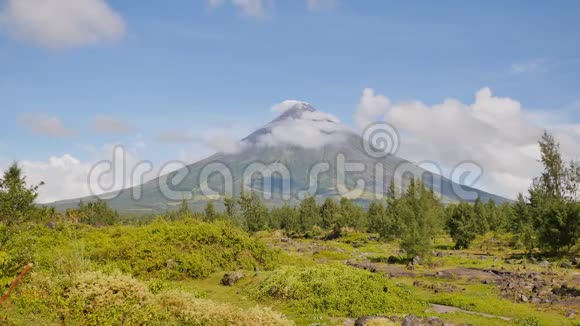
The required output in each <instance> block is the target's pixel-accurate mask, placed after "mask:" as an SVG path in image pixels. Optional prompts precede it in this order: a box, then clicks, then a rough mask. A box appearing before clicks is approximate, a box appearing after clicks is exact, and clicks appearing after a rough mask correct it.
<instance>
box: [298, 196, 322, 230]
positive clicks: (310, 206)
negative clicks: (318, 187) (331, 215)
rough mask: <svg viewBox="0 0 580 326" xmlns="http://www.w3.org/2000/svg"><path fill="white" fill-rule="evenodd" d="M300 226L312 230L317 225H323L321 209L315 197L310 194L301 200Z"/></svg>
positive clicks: (299, 208)
mask: <svg viewBox="0 0 580 326" xmlns="http://www.w3.org/2000/svg"><path fill="white" fill-rule="evenodd" d="M298 211H299V213H300V227H301V229H302V231H310V230H312V227H314V226H315V225H321V224H322V220H321V218H320V209H319V208H318V205H317V204H316V200H315V199H314V197H312V196H310V197H308V198H305V199H304V200H302V201H301V202H300V206H299V207H298Z"/></svg>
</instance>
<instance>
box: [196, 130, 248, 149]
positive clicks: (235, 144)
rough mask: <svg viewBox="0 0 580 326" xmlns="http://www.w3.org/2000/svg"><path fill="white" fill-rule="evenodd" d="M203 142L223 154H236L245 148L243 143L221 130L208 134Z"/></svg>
mask: <svg viewBox="0 0 580 326" xmlns="http://www.w3.org/2000/svg"><path fill="white" fill-rule="evenodd" d="M205 143H206V144H208V145H209V146H210V147H211V148H213V149H215V150H216V151H218V152H221V153H225V154H236V153H239V152H240V151H242V150H243V149H244V148H245V144H244V143H243V142H240V141H239V140H237V139H236V138H234V137H232V136H231V135H230V134H228V133H227V132H225V131H223V130H218V131H217V132H214V133H212V134H211V135H208V136H207V137H206V138H205Z"/></svg>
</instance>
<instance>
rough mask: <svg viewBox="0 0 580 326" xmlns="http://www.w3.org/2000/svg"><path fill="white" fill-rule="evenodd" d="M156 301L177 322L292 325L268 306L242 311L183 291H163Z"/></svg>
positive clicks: (194, 325)
mask: <svg viewBox="0 0 580 326" xmlns="http://www.w3.org/2000/svg"><path fill="white" fill-rule="evenodd" d="M159 303H160V304H159V305H160V306H162V307H165V309H166V311H167V312H168V313H169V314H170V315H171V316H172V317H173V318H175V319H176V321H177V322H178V324H179V325H187V326H196V325H199V326H205V325H223V326H228V325H248V326H250V325H292V322H290V321H289V320H287V319H286V318H285V317H284V316H283V315H281V314H279V313H277V312H275V311H273V310H271V309H269V308H264V307H254V308H250V309H248V310H246V311H244V310H242V309H240V308H237V307H234V306H231V305H229V304H224V303H217V302H214V301H211V300H206V299H199V298H195V297H192V296H191V295H190V294H187V293H184V292H166V293H163V294H162V295H160V297H159Z"/></svg>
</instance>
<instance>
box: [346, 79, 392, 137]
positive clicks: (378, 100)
mask: <svg viewBox="0 0 580 326" xmlns="http://www.w3.org/2000/svg"><path fill="white" fill-rule="evenodd" d="M390 105H391V100H389V99H388V98H387V97H385V96H382V95H375V91H374V90H373V89H372V88H365V89H364V90H363V94H362V97H361V99H360V103H359V105H358V107H357V109H356V112H355V115H354V120H355V123H356V126H357V127H358V128H360V129H364V128H366V127H368V126H369V125H370V124H371V123H373V122H374V121H376V119H377V117H379V116H381V115H383V114H385V113H386V112H387V110H388V109H389V106H390Z"/></svg>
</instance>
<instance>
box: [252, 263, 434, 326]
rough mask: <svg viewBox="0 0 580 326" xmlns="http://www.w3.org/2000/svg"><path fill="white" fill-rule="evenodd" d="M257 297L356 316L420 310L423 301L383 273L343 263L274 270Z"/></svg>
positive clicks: (304, 310)
mask: <svg viewBox="0 0 580 326" xmlns="http://www.w3.org/2000/svg"><path fill="white" fill-rule="evenodd" d="M253 296H254V298H256V299H258V300H264V299H274V300H278V301H282V302H289V303H290V304H291V305H292V306H293V307H295V309H296V310H298V311H300V312H301V313H303V314H322V315H325V316H330V317H343V316H348V317H358V316H364V315H372V314H374V313H376V312H378V311H380V312H383V313H387V314H397V313H399V314H404V313H421V312H422V311H423V310H425V308H426V306H425V304H421V303H419V302H418V301H416V300H413V299H411V296H410V292H409V291H408V290H406V289H404V288H402V287H400V286H398V285H396V284H395V283H393V282H392V281H390V280H389V279H388V278H387V277H385V276H384V275H379V274H373V273H370V272H367V271H363V270H358V269H353V268H350V267H347V266H344V265H325V266H311V267H304V268H298V267H285V268H281V269H277V270H276V271H274V272H273V273H272V274H270V276H268V277H267V278H266V279H265V280H264V281H263V282H261V283H260V284H259V285H258V286H257V287H256V288H255V289H254V292H253Z"/></svg>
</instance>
